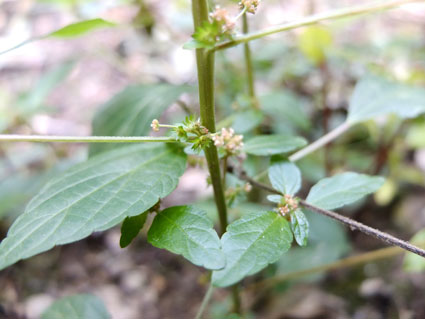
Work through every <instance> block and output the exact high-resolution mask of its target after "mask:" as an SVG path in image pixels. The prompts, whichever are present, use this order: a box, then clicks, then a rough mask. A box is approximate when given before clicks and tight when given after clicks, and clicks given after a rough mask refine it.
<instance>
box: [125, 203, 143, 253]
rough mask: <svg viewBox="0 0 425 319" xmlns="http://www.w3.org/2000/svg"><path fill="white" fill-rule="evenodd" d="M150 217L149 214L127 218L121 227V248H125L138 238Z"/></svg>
mask: <svg viewBox="0 0 425 319" xmlns="http://www.w3.org/2000/svg"><path fill="white" fill-rule="evenodd" d="M147 217H148V212H147V211H146V212H144V213H142V214H140V215H137V216H131V217H126V218H125V219H124V221H123V222H122V226H121V238H120V247H121V248H125V247H127V246H128V245H130V244H131V242H132V241H133V239H134V238H136V237H137V235H138V234H139V232H140V230H141V229H142V228H143V225H144V224H145V222H146V218H147Z"/></svg>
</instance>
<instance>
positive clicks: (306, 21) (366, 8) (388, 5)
mask: <svg viewBox="0 0 425 319" xmlns="http://www.w3.org/2000/svg"><path fill="white" fill-rule="evenodd" d="M421 1H424V0H390V1H381V2H378V3H372V4H369V3H368V4H364V5H359V6H355V7H351V8H344V9H339V10H333V11H331V12H326V13H320V14H315V15H312V16H310V17H305V18H301V19H299V20H297V21H294V22H289V23H284V24H281V25H277V26H274V27H269V28H266V29H264V30H260V31H258V32H253V33H249V34H246V35H240V36H237V37H234V38H233V40H230V41H226V42H223V43H219V44H217V45H216V46H215V48H214V49H213V50H215V51H218V50H223V49H227V48H231V47H234V46H236V45H238V44H241V43H246V42H249V41H252V40H256V39H260V38H263V37H265V36H268V35H271V34H275V33H279V32H283V31H288V30H292V29H296V28H300V27H304V26H308V25H312V24H316V23H318V22H321V21H326V20H334V19H340V18H346V17H352V16H356V15H360V14H365V13H371V12H377V11H381V10H387V9H392V8H396V7H399V6H401V5H403V4H406V3H412V2H421Z"/></svg>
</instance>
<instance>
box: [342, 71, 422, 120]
mask: <svg viewBox="0 0 425 319" xmlns="http://www.w3.org/2000/svg"><path fill="white" fill-rule="evenodd" d="M424 112H425V89H423V88H420V87H414V86H409V85H405V84H400V83H395V82H390V81H387V80H385V79H382V78H379V77H376V76H367V77H365V78H363V79H362V80H360V81H359V82H358V83H357V85H356V87H355V89H354V93H353V95H352V96H351V100H350V106H349V109H348V119H347V120H348V122H350V123H357V122H363V121H367V120H370V119H374V118H376V117H377V116H382V115H386V114H390V113H393V114H396V115H398V116H400V117H402V118H413V117H416V116H418V115H419V114H422V113H424Z"/></svg>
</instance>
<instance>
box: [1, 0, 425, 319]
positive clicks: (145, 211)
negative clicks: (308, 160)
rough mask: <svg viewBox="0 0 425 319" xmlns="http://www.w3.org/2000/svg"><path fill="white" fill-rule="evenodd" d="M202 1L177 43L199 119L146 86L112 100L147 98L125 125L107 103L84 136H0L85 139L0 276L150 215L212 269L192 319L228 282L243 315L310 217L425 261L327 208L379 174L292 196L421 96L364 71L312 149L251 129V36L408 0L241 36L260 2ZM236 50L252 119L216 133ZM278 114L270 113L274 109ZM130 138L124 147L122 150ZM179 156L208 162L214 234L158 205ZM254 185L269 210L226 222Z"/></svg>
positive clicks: (191, 216)
mask: <svg viewBox="0 0 425 319" xmlns="http://www.w3.org/2000/svg"><path fill="white" fill-rule="evenodd" d="M210 2H211V1H207V0H192V15H193V21H194V33H193V36H192V39H191V40H190V41H188V42H187V43H186V44H185V45H184V47H185V49H188V50H195V52H196V62H197V75H198V77H197V78H198V83H197V84H198V87H197V89H198V93H199V112H196V114H191V115H189V116H187V118H186V119H185V120H184V121H183V122H182V123H171V124H166V123H161V122H160V121H159V120H158V119H160V115H161V114H160V113H161V112H162V111H164V110H165V109H166V107H168V106H169V105H170V104H171V103H172V102H173V101H175V100H177V99H178V97H179V96H180V95H181V94H182V93H184V92H187V91H188V90H190V88H188V86H187V85H168V84H155V85H145V86H144V87H142V88H138V87H133V88H130V89H128V90H127V91H124V92H123V93H122V94H124V95H125V94H135V96H139V98H146V96H148V97H149V98H146V99H147V100H148V101H149V103H146V104H143V105H141V106H140V105H138V106H137V108H139V109H137V108H134V110H132V109H131V107H130V108H129V110H130V112H129V113H128V114H132V115H130V116H129V117H127V118H123V117H122V116H121V117H120V116H119V115H120V114H121V112H123V110H122V108H120V107H118V106H117V105H116V104H114V103H110V104H108V105H106V106H105V108H103V109H101V110H100V111H99V112H98V113H97V114H96V117H95V119H94V121H93V132H94V136H87V137H73V136H34V135H29V136H24V135H1V136H0V140H1V141H3V142H6V141H7V142H19V141H27V142H75V143H81V142H84V143H91V144H90V152H89V153H90V154H89V155H90V156H89V159H88V160H87V161H85V162H84V163H81V164H79V165H77V166H75V167H73V168H71V169H70V170H68V171H66V172H65V173H63V174H62V175H60V176H58V177H56V178H54V179H53V180H51V181H50V182H49V183H48V184H47V185H45V186H44V188H43V189H41V191H40V192H39V193H38V195H36V196H35V197H34V198H33V199H32V200H31V201H30V203H29V204H28V206H27V207H26V210H25V212H24V213H23V214H22V215H20V216H19V218H17V219H16V221H15V222H14V223H13V225H12V226H11V227H10V229H9V231H8V234H7V237H6V238H4V239H3V240H2V241H1V244H0V269H4V268H6V267H9V266H11V265H13V264H15V263H16V262H18V261H20V260H22V259H26V258H29V257H31V256H34V255H36V254H39V253H42V252H45V251H47V250H49V249H51V248H53V247H54V246H56V245H63V244H68V243H72V242H75V241H77V240H80V239H83V238H85V237H87V236H90V235H91V234H92V233H93V232H100V231H104V230H107V229H110V228H112V227H114V226H116V225H118V224H120V223H122V226H121V240H120V244H121V246H122V247H126V246H128V245H129V244H130V243H131V242H132V240H133V239H134V238H135V237H136V236H137V235H138V234H139V232H140V230H141V229H142V228H143V227H144V226H145V227H148V223H146V225H145V221H146V220H147V217H148V215H149V214H151V215H152V217H153V221H152V223H151V224H150V226H149V230H148V233H147V234H148V235H147V240H148V242H149V243H150V244H152V245H153V246H155V247H158V248H162V249H166V250H168V251H170V252H172V253H175V254H178V255H181V256H183V257H184V258H186V259H187V260H188V261H190V262H192V263H193V264H195V265H197V266H199V267H203V268H205V269H207V270H209V271H210V275H209V277H208V278H209V279H210V283H211V284H210V289H209V290H208V292H207V294H206V296H205V299H204V302H203V303H202V306H201V308H200V310H199V313H198V315H197V317H198V318H201V317H202V315H203V312H204V310H205V308H206V306H207V303H208V299H209V298H210V296H211V289H213V288H214V287H229V289H230V290H231V295H232V300H233V307H232V309H231V310H230V311H231V312H232V313H234V314H239V315H241V316H242V313H243V309H242V307H241V301H240V291H239V290H240V282H241V281H242V280H243V279H244V278H246V277H248V276H252V275H254V274H257V273H258V272H260V271H261V270H263V269H264V268H265V267H267V266H268V265H270V264H273V263H276V262H277V261H279V260H280V259H281V258H282V256H283V255H284V254H285V253H286V252H288V250H290V249H291V246H295V245H299V246H308V245H309V243H308V237H309V232H310V231H314V223H312V224H311V225H310V224H309V220H310V219H311V218H315V216H316V214H321V215H325V216H327V217H329V218H332V219H335V220H337V221H339V222H341V223H343V224H345V225H347V226H349V227H350V229H351V230H358V231H362V232H364V233H366V234H367V235H370V236H374V237H376V238H377V239H378V240H382V241H384V242H386V243H388V244H390V245H395V246H399V247H401V248H402V249H404V250H407V251H409V252H411V253H414V254H417V255H420V256H422V257H424V256H425V251H424V250H423V249H421V248H419V247H417V246H415V245H413V244H411V243H408V242H405V241H403V240H401V239H398V238H395V237H393V236H391V235H389V234H387V233H384V232H382V231H379V230H377V229H373V228H371V227H368V226H366V225H363V224H361V223H359V222H356V221H355V220H352V219H350V218H347V217H345V216H342V215H340V214H339V213H336V212H334V211H332V210H335V209H338V208H341V207H343V206H345V205H348V204H351V203H354V202H356V201H358V200H360V199H361V198H363V197H365V196H366V195H368V194H371V193H374V192H376V191H377V190H378V189H380V188H381V186H382V185H383V184H384V183H385V178H384V177H382V176H372V175H366V174H361V173H357V172H340V173H338V174H329V175H328V176H327V177H325V178H323V179H321V180H319V181H318V182H317V183H316V184H315V185H313V186H312V187H311V188H310V190H309V191H308V193H307V196H306V197H305V198H301V197H300V196H299V191H300V189H301V185H302V175H303V174H302V170H300V168H299V167H298V166H297V161H299V160H300V159H303V158H304V157H306V156H307V155H310V154H312V153H313V152H315V151H316V150H318V149H320V148H322V147H325V146H327V145H328V144H329V143H330V142H332V141H334V140H335V139H336V138H338V137H339V136H341V135H342V134H344V133H345V132H347V131H348V130H349V129H351V128H352V127H353V126H356V125H358V124H360V123H364V122H367V121H369V122H370V121H373V120H375V119H377V118H385V117H386V116H388V115H390V116H397V117H398V118H399V119H400V120H403V119H413V118H416V117H418V116H420V115H421V114H423V113H425V90H424V89H423V88H418V87H414V86H408V85H406V84H402V83H397V82H391V81H387V80H384V79H382V78H380V77H378V76H376V75H372V74H369V75H367V76H365V77H363V78H361V79H359V81H358V82H357V84H356V86H355V88H354V91H353V93H352V95H351V97H347V98H346V100H347V101H349V103H348V107H347V112H346V118H345V119H344V120H343V121H341V123H340V124H339V125H338V126H336V128H334V129H332V130H329V131H328V132H326V134H324V135H323V136H322V137H320V138H319V139H317V140H316V141H314V142H312V143H310V142H308V141H307V140H306V139H305V138H304V137H302V136H293V135H289V134H285V135H283V134H261V130H258V129H256V127H257V126H258V124H259V122H255V121H256V120H255V117H256V116H257V115H258V114H259V113H260V115H258V117H259V118H261V112H262V106H261V103H260V101H259V99H258V98H257V96H256V90H255V81H254V71H253V65H252V57H251V48H250V42H251V41H254V40H256V39H260V38H263V37H266V36H268V35H271V34H276V33H279V32H284V31H288V30H292V29H295V28H301V27H306V26H309V25H312V24H316V23H318V22H320V21H324V20H332V19H338V18H343V17H350V16H354V15H358V14H363V13H372V12H376V11H381V10H384V9H391V8H395V7H398V6H400V5H403V4H406V3H410V2H415V1H413V0H392V1H385V2H380V3H373V4H367V5H362V6H356V7H352V8H347V9H340V10H336V11H331V12H329V13H324V14H318V15H313V16H311V17H306V18H302V19H300V20H298V21H293V22H289V23H285V24H282V25H277V26H273V27H270V28H267V29H265V30H259V31H255V32H249V30H248V20H249V18H254V17H253V16H254V15H255V14H256V13H257V10H259V8H260V7H261V6H263V5H267V3H266V2H267V1H264V2H263V3H260V2H261V1H260V0H242V1H240V2H239V3H238V4H237V3H231V4H230V5H229V6H234V7H235V6H238V8H239V11H238V14H237V15H236V16H232V15H231V14H230V13H229V11H228V10H226V9H225V8H221V7H218V6H217V7H213V6H211V5H210ZM260 11H261V10H260ZM109 24H110V23H109V22H107V21H104V20H101V19H95V20H89V21H83V22H80V23H76V24H72V25H69V26H67V27H64V28H63V29H60V30H57V31H55V32H53V33H51V34H49V35H47V36H46V37H59V38H60V37H68V36H70V35H73V34H74V33H75V35H79V34H82V33H84V32H86V31H88V30H90V29H93V28H97V27H104V26H109ZM238 45H242V46H243V50H244V58H245V61H244V62H245V69H244V70H245V74H244V75H243V77H244V80H245V81H246V88H247V89H246V96H247V103H246V104H247V109H248V112H251V113H248V114H254V115H255V116H254V117H253V118H252V117H251V118H249V117H248V119H245V122H247V123H248V124H246V125H245V127H241V126H240V125H239V127H238V128H237V127H232V123H234V121H230V122H229V121H228V123H230V125H224V126H223V125H220V127H218V125H217V122H216V116H215V88H214V83H215V75H214V59H215V55H216V53H217V52H218V51H221V50H225V49H227V48H231V47H234V46H238ZM318 60H320V56H319V57H318ZM289 63H290V62H289ZM319 63H320V61H319ZM276 110H277V111H276V112H279V105H276ZM127 111H128V110H127ZM323 111H324V112H325V110H323ZM131 112H132V113H131ZM241 116H242V115H241ZM260 122H261V119H260ZM242 126H243V125H242ZM105 127H108V129H105ZM149 130H153V131H155V132H161V133H163V136H157V135H158V133H156V134H155V136H140V135H148V134H147V132H149ZM130 143H132V145H128V146H126V145H124V144H130ZM188 157H190V158H196V159H197V161H198V162H204V163H206V167H207V168H208V172H209V178H208V182H209V183H210V184H211V186H212V188H213V193H214V201H215V206H216V211H217V219H216V220H217V222H218V225H217V228H216V227H215V226H216V225H214V222H213V221H212V220H211V219H210V217H209V216H208V215H207V213H206V212H205V211H204V210H203V209H201V208H200V207H197V206H196V205H192V204H191V203H187V205H184V206H173V207H167V208H163V207H162V205H161V199H163V198H164V197H166V196H167V195H169V194H170V193H171V192H172V191H173V190H174V189H175V188H176V186H177V184H178V182H179V178H180V177H181V176H182V175H183V174H184V172H185V170H186V168H187V161H188ZM252 158H261V159H262V161H263V162H264V161H266V162H267V163H268V165H267V166H268V167H267V169H266V170H264V171H262V172H256V173H257V174H256V175H255V176H253V175H252V169H250V168H249V167H248V165H246V163H247V161H248V159H252ZM267 176H268V181H267ZM235 181H236V182H235ZM230 184H231V185H230ZM254 188H255V189H262V190H263V191H265V192H268V193H269V195H268V196H267V200H268V201H269V204H270V206H271V208H270V209H265V210H260V211H258V210H255V209H253V210H252V211H247V212H244V213H243V215H242V217H240V218H236V219H235V218H234V217H232V216H230V217H229V216H228V208H229V206H234V205H238V204H239V203H240V201H241V198H242V199H243V198H244V197H246V196H249V193H250V192H251V191H252V189H254ZM260 194H262V193H260ZM230 220H231V221H232V222H231V223H229V221H230ZM216 229H218V231H216ZM319 240H320V239H319ZM194 284H195V283H194ZM66 302H69V303H74V304H75V305H77V308H78V307H80V308H81V309H82V308H83V306H82V305H83V304H85V303H97V302H98V301H97V300H93V299H92V298H91V297H89V296H74V297H69V298H68V299H66V298H65V299H64V300H60V301H58V302H57V303H54V304H53V305H52V306H51V307H50V308H49V309H48V310H47V311H46V312H45V314H44V315H43V316H44V317H43V318H54V316H52V315H51V314H52V313H54V312H55V311H56V313H60V312H63V311H65V310H64V303H66ZM98 310H99V318H108V317H109V315H108V314H107V312H106V311H105V310H104V309H103V308H102V307H99V308H98ZM65 315H66V313H65Z"/></svg>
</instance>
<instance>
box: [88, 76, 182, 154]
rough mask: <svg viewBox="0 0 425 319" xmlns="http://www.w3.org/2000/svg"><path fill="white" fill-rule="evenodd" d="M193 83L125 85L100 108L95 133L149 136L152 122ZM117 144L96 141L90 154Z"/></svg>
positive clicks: (94, 126) (93, 126) (93, 123)
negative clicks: (125, 86) (186, 84)
mask: <svg viewBox="0 0 425 319" xmlns="http://www.w3.org/2000/svg"><path fill="white" fill-rule="evenodd" d="M188 90H190V87H189V86H185V85H171V84H154V85H134V86H129V87H127V88H125V89H124V90H123V91H121V92H120V93H118V94H117V95H115V96H114V97H113V98H112V99H111V100H110V101H108V102H107V103H106V104H104V105H103V106H101V107H100V109H99V110H98V111H97V112H96V114H95V116H94V119H93V122H92V130H93V135H99V136H142V135H149V132H150V130H151V127H150V124H151V122H152V120H153V119H155V118H159V117H160V115H161V114H162V113H163V112H164V111H165V109H166V108H168V107H169V106H170V105H171V104H172V103H173V102H175V101H176V100H177V99H178V98H179V96H180V95H182V94H183V93H184V92H187V91H188ZM116 147H117V144H92V145H90V155H94V154H97V153H99V152H103V151H106V150H111V149H113V148H116Z"/></svg>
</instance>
